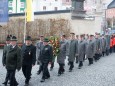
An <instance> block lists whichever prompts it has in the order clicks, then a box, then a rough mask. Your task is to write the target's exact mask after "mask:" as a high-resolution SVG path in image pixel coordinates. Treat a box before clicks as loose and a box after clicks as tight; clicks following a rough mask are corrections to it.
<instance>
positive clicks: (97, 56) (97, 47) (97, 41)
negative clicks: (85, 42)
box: [94, 33, 101, 62]
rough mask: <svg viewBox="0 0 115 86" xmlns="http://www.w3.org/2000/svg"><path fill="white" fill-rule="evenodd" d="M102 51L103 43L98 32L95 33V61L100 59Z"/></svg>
mask: <svg viewBox="0 0 115 86" xmlns="http://www.w3.org/2000/svg"><path fill="white" fill-rule="evenodd" d="M100 51H101V43H100V39H99V33H96V35H95V56H94V59H95V62H97V60H99V59H100Z"/></svg>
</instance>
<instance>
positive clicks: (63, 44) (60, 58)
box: [57, 35, 68, 76]
mask: <svg viewBox="0 0 115 86" xmlns="http://www.w3.org/2000/svg"><path fill="white" fill-rule="evenodd" d="M65 38H66V36H65V35H62V37H61V41H60V49H59V51H60V52H59V54H58V55H57V63H58V64H59V69H58V76H60V75H61V74H63V73H64V72H65V69H64V65H65V59H66V56H67V54H68V42H67V41H66V39H65Z"/></svg>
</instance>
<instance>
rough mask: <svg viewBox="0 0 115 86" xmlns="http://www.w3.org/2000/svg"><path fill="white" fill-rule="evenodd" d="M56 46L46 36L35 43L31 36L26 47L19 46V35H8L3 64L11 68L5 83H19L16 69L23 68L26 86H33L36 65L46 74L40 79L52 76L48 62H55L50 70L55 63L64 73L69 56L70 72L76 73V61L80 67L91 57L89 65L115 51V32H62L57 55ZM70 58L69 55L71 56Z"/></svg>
mask: <svg viewBox="0 0 115 86" xmlns="http://www.w3.org/2000/svg"><path fill="white" fill-rule="evenodd" d="M53 47H54V46H53V45H51V43H50V40H49V39H48V38H45V37H44V36H43V35H42V36H40V40H39V41H38V42H37V43H36V44H35V45H34V44H33V43H32V38H31V36H27V37H26V39H25V43H24V44H23V45H22V47H19V46H18V45H17V38H16V36H8V37H7V38H6V45H5V46H4V50H3V58H2V63H3V66H5V68H6V70H7V74H6V78H5V81H4V82H3V84H4V85H5V86H7V84H10V86H18V84H19V83H18V82H17V81H16V78H15V73H16V70H18V71H20V70H21V69H22V72H23V75H24V77H25V86H28V85H29V81H30V79H31V75H32V73H31V70H32V67H33V66H35V64H36V63H37V64H38V65H39V68H38V71H37V74H38V75H39V74H41V73H42V78H41V81H40V82H45V80H46V79H49V78H50V73H49V70H48V64H50V65H51V67H50V71H52V70H53V68H54V67H55V65H54V62H56V61H57V63H58V64H59V69H58V72H57V74H58V76H61V75H62V74H64V72H65V69H64V66H65V65H66V64H65V60H66V59H68V65H69V68H68V71H69V72H72V70H73V68H74V62H76V63H78V69H81V68H82V67H83V63H84V61H85V60H87V59H88V62H89V63H88V66H91V65H92V64H93V63H94V62H97V61H98V60H99V59H100V58H101V57H104V56H108V55H109V54H111V53H112V52H115V35H114V34H112V35H108V34H105V35H104V34H103V35H100V34H99V33H96V34H95V35H84V34H82V35H75V33H70V37H67V36H66V35H62V36H61V37H60V40H59V46H58V47H59V50H58V53H57V54H56V55H54V48H53ZM67 57H68V58H67ZM56 58H57V60H55V59H56Z"/></svg>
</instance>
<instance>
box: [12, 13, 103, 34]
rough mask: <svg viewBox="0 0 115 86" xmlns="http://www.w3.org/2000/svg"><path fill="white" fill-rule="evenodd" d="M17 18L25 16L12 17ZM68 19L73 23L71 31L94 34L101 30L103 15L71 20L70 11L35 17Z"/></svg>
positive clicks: (36, 17)
mask: <svg viewBox="0 0 115 86" xmlns="http://www.w3.org/2000/svg"><path fill="white" fill-rule="evenodd" d="M15 18H24V17H22V16H19V17H11V19H15ZM51 18H52V19H53V18H54V19H55V18H56V19H60V18H62V19H68V20H69V21H70V24H71V27H72V29H71V32H75V33H76V34H83V33H85V34H94V33H95V32H101V24H102V18H101V16H96V18H95V20H71V14H70V13H59V14H45V15H35V19H51Z"/></svg>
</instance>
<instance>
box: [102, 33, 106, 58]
mask: <svg viewBox="0 0 115 86" xmlns="http://www.w3.org/2000/svg"><path fill="white" fill-rule="evenodd" d="M106 44H107V43H106V38H105V36H104V35H103V36H102V56H103V57H104V56H105V53H106Z"/></svg>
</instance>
